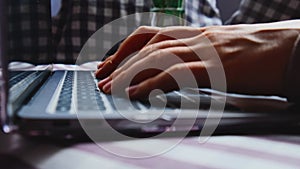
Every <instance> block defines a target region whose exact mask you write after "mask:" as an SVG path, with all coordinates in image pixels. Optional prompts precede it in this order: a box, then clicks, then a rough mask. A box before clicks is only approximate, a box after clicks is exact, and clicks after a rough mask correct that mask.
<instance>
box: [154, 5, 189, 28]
mask: <svg viewBox="0 0 300 169" xmlns="http://www.w3.org/2000/svg"><path fill="white" fill-rule="evenodd" d="M152 1H153V8H151V12H154V13H153V17H152V25H153V26H176V25H184V7H183V5H184V4H183V1H182V0H152Z"/></svg>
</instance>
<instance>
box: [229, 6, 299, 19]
mask: <svg viewBox="0 0 300 169" xmlns="http://www.w3.org/2000/svg"><path fill="white" fill-rule="evenodd" d="M299 10H300V0H242V2H241V4H240V7H239V9H238V11H236V12H235V13H234V14H233V15H232V17H231V18H230V19H229V20H228V21H226V24H241V23H249V24H250V23H266V22H274V21H282V20H288V19H299V18H300V12H299Z"/></svg>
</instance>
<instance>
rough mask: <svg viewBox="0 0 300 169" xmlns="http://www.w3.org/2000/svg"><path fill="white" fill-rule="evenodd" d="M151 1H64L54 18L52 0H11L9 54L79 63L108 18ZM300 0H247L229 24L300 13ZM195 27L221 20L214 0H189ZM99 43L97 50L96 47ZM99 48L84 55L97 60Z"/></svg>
mask: <svg viewBox="0 0 300 169" xmlns="http://www.w3.org/2000/svg"><path fill="white" fill-rule="evenodd" d="M151 6H152V1H151V0H119V1H116V0H62V7H61V9H60V12H59V13H58V15H57V16H54V17H52V18H51V12H50V11H51V10H50V9H51V4H50V0H37V1H32V0H12V1H9V46H10V50H9V54H10V58H11V60H18V61H27V62H31V63H35V64H41V63H52V62H53V63H57V62H60V63H75V62H76V59H77V57H78V55H79V52H80V50H81V48H82V46H83V45H84V44H85V42H86V41H87V39H88V38H89V37H90V36H91V35H92V34H93V33H94V32H95V31H97V30H98V29H99V28H101V27H102V26H104V25H105V24H106V23H108V22H110V21H112V20H115V19H117V18H120V17H122V16H126V15H129V14H134V13H138V12H147V11H150V8H151ZM299 10H300V0H268V1H266V0H265V1H262V0H242V2H241V5H240V8H239V10H238V11H237V12H236V13H234V15H233V16H232V17H231V18H230V19H229V20H228V21H227V22H226V24H237V23H258V22H271V21H280V20H287V19H295V18H300V13H299V12H298V11H299ZM185 15H186V19H187V21H188V22H189V24H188V25H190V26H197V27H199V26H208V25H221V24H222V22H221V19H220V16H219V11H218V9H217V8H216V1H215V0H185ZM149 18H150V17H147V18H145V17H136V18H135V20H132V21H129V22H128V23H124V25H122V26H120V27H117V28H115V27H114V28H109V27H107V28H106V29H105V30H103V31H104V33H105V36H104V37H103V41H102V42H99V43H98V42H97V43H94V44H92V45H91V50H94V51H97V50H98V51H107V50H108V49H109V48H110V47H111V46H112V45H113V40H112V38H113V37H115V34H120V35H122V36H124V37H126V35H128V34H130V32H132V31H133V30H134V29H135V28H137V27H138V26H140V25H150V20H149ZM96 48H97V49H96ZM96 53H97V52H95V54H94V55H91V56H85V57H86V59H87V60H95V59H97V56H96V55H97V54H96Z"/></svg>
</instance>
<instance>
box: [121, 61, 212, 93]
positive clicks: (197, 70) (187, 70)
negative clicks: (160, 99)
mask: <svg viewBox="0 0 300 169" xmlns="http://www.w3.org/2000/svg"><path fill="white" fill-rule="evenodd" d="M193 79H194V80H193ZM208 84H209V78H208V76H207V72H206V69H205V66H204V64H203V63H202V62H201V61H199V62H189V63H182V64H177V65H174V66H172V67H171V68H169V69H168V70H166V71H164V72H161V73H160V74H158V75H157V76H155V77H152V78H149V79H147V80H145V81H143V82H141V83H140V84H137V85H135V86H130V87H129V88H127V89H126V91H127V93H128V95H129V97H130V98H132V99H142V98H147V97H148V96H149V94H150V93H151V92H152V91H153V90H155V89H160V90H161V91H163V92H164V93H167V92H170V91H173V90H178V89H180V88H184V87H198V86H202V87H204V86H205V87H206V86H208Z"/></svg>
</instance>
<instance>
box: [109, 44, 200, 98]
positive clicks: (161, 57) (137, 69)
mask: <svg viewBox="0 0 300 169" xmlns="http://www.w3.org/2000/svg"><path fill="white" fill-rule="evenodd" d="M187 53H189V54H190V55H188V56H186V54H187ZM198 59H199V58H198V57H197V56H193V53H192V51H191V49H189V48H188V47H176V48H167V49H162V50H158V51H155V52H153V53H151V54H150V55H149V57H146V58H144V59H141V60H139V61H138V62H136V63H134V64H133V65H131V66H130V67H128V69H124V70H122V71H120V72H118V73H119V74H115V73H113V75H115V76H113V80H112V81H113V87H114V88H115V89H119V90H122V89H125V88H127V87H128V86H129V85H130V84H137V83H140V82H142V81H144V80H146V79H148V78H151V77H153V76H155V75H157V74H158V73H160V72H161V71H164V70H166V69H168V68H169V67H171V66H173V65H175V64H178V63H184V62H190V61H198ZM110 87H111V86H110ZM106 89H107V90H104V91H105V92H106V93H110V91H111V89H109V88H106Z"/></svg>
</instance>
